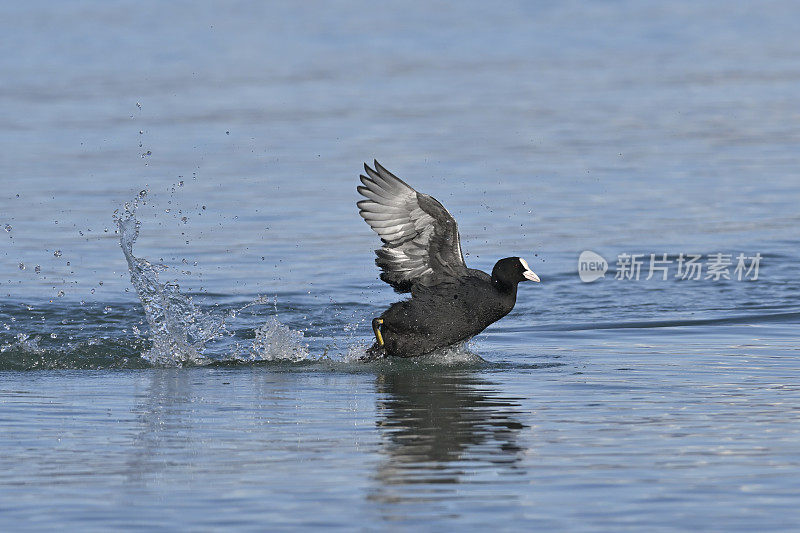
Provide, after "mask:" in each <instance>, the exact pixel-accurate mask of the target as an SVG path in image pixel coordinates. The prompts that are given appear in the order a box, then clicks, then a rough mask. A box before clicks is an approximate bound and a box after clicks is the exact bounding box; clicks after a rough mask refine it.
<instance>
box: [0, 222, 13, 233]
mask: <svg viewBox="0 0 800 533" xmlns="http://www.w3.org/2000/svg"><path fill="white" fill-rule="evenodd" d="M3 228H4V229H5V230H6V232H7V233H8V232H10V231H11V230H12V229H14V228H12V227H11V224H6V225H5V226H3Z"/></svg>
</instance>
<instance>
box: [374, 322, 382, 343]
mask: <svg viewBox="0 0 800 533" xmlns="http://www.w3.org/2000/svg"><path fill="white" fill-rule="evenodd" d="M381 324H383V319H382V318H373V319H372V331H374V332H375V339H377V341H378V346H380V347H381V348H383V335H381Z"/></svg>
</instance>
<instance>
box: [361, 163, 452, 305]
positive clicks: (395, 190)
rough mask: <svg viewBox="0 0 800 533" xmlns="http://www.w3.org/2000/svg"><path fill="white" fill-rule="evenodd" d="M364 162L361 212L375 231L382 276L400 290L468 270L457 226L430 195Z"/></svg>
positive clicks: (430, 282)
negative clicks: (381, 244)
mask: <svg viewBox="0 0 800 533" xmlns="http://www.w3.org/2000/svg"><path fill="white" fill-rule="evenodd" d="M374 164H375V169H374V170H373V169H372V168H370V167H369V166H368V165H367V164H366V163H365V164H364V171H365V172H366V174H367V175H366V176H364V175H362V176H361V183H362V184H363V185H359V186H358V188H357V189H358V192H359V193H360V194H361V195H362V196H364V197H365V198H366V200H361V201H360V202H358V204H357V205H358V208H359V213H360V214H361V216H362V217H363V218H364V220H365V221H366V222H367V224H369V225H370V227H371V228H372V229H373V230H374V231H375V233H377V234H378V236H379V237H380V238H381V240H382V241H383V246H382V247H381V248H379V249H377V250H375V253H376V255H377V256H378V258H377V259H376V260H375V264H377V265H378V266H379V267H380V268H381V270H382V273H381V279H382V280H383V281H385V282H386V283H388V284H389V285H391V286H392V287H394V289H395V290H396V291H398V292H408V291H410V290H411V289H412V287H415V286H432V285H436V284H438V283H441V282H444V281H449V280H453V279H456V278H459V277H462V276H465V275H466V274H467V265H466V264H465V263H464V256H463V255H462V253H461V239H460V237H459V235H458V225H457V224H456V221H455V219H454V218H453V216H452V215H451V214H450V213H449V212H448V211H447V209H445V208H444V206H443V205H442V204H440V203H439V202H438V201H437V200H436V199H435V198H433V197H432V196H428V195H427V194H421V193H418V192H417V191H415V190H414V189H412V188H411V187H410V186H409V185H408V184H406V183H405V182H404V181H403V180H401V179H400V178H398V177H397V176H395V175H394V174H392V173H391V172H389V171H388V170H386V169H385V168H383V167H382V166H381V165H380V164H379V163H378V162H377V161H375V162H374Z"/></svg>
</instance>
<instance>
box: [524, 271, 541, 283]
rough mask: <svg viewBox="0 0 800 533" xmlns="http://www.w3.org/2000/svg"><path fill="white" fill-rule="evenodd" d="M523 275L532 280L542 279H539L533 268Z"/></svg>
mask: <svg viewBox="0 0 800 533" xmlns="http://www.w3.org/2000/svg"><path fill="white" fill-rule="evenodd" d="M522 275H523V276H525V279H529V280H531V281H541V280H540V279H539V276H537V275H536V272H534V271H533V270H526V271H525V272H523V273H522Z"/></svg>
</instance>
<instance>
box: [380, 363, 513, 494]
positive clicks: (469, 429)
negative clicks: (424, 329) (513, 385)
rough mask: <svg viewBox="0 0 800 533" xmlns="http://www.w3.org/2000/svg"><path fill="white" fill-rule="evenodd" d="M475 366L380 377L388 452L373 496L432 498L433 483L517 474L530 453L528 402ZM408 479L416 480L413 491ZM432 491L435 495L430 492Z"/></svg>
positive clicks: (382, 422)
mask: <svg viewBox="0 0 800 533" xmlns="http://www.w3.org/2000/svg"><path fill="white" fill-rule="evenodd" d="M494 386H495V385H494V384H493V383H491V382H489V381H486V380H484V379H482V378H479V377H477V376H475V375H474V373H472V372H465V371H459V372H453V371H448V372H432V373H425V372H407V371H406V372H397V373H384V374H381V375H379V376H378V378H377V393H378V397H379V400H378V412H377V417H378V422H377V424H378V428H379V430H380V432H381V440H382V443H381V452H382V453H383V454H384V459H383V460H382V461H381V462H380V463H379V465H378V468H377V472H376V475H375V479H376V480H377V481H378V482H379V486H378V487H377V490H376V491H375V492H374V493H373V494H371V495H370V499H373V500H378V501H383V502H398V501H403V500H405V501H411V500H419V499H420V498H422V499H426V498H427V497H426V492H427V491H426V489H425V488H424V487H422V486H421V484H429V485H431V487H430V489H431V492H441V490H442V485H443V484H444V485H445V486H446V485H450V486H451V487H452V486H453V485H452V484H457V483H469V482H472V481H476V480H477V479H479V478H480V476H481V473H482V470H483V471H486V472H489V471H491V472H494V473H496V472H497V471H498V468H500V469H501V470H502V471H503V472H505V473H506V474H509V475H513V474H514V473H515V470H518V463H519V462H520V460H521V459H522V458H523V455H524V451H525V450H524V448H523V447H521V446H520V444H519V443H518V442H517V441H518V437H519V433H520V431H521V430H522V429H524V428H525V427H527V426H525V425H524V424H522V423H521V422H519V418H521V417H522V412H521V410H520V404H519V403H518V402H516V401H515V399H514V398H504V397H502V396H500V395H499V394H498V393H497V391H495V390H494ZM401 485H413V487H412V488H411V490H410V491H406V490H404V489H403V488H402V487H401ZM429 495H430V494H429Z"/></svg>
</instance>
